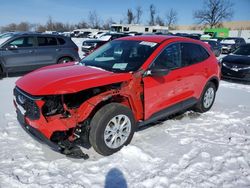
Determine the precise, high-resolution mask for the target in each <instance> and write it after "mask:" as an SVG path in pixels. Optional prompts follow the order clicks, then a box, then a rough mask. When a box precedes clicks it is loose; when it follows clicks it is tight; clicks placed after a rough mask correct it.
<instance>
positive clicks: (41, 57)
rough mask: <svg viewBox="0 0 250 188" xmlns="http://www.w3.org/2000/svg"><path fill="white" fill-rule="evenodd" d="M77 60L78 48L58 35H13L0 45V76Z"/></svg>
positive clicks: (69, 40) (68, 39) (67, 39)
mask: <svg viewBox="0 0 250 188" xmlns="http://www.w3.org/2000/svg"><path fill="white" fill-rule="evenodd" d="M78 60H80V58H79V55H78V47H77V46H76V45H75V43H74V42H72V41H71V39H70V38H68V37H64V36H60V35H52V34H41V33H30V32H29V33H15V34H14V35H11V36H10V37H7V38H5V41H4V42H2V43H1V44H0V72H1V74H3V73H9V72H23V71H31V70H34V69H37V68H40V67H43V66H46V65H52V64H60V63H65V62H69V61H78Z"/></svg>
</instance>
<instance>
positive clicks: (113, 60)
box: [81, 40, 157, 72]
mask: <svg viewBox="0 0 250 188" xmlns="http://www.w3.org/2000/svg"><path fill="white" fill-rule="evenodd" d="M156 46H157V43H154V42H145V41H128V40H117V41H112V42H109V43H107V44H105V45H104V46H102V47H100V48H98V49H97V50H96V51H94V52H93V53H92V54H90V55H88V56H87V57H85V58H84V59H83V60H82V61H81V64H84V65H86V66H94V67H98V68H101V69H104V70H107V71H112V72H130V71H136V70H138V69H139V68H140V67H141V66H142V64H143V63H144V62H145V61H146V59H147V58H148V57H149V56H150V55H151V54H152V52H153V51H154V49H155V48H156Z"/></svg>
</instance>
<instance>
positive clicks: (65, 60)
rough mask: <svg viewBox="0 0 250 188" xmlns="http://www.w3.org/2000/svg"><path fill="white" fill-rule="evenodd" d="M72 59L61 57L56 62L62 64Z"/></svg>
mask: <svg viewBox="0 0 250 188" xmlns="http://www.w3.org/2000/svg"><path fill="white" fill-rule="evenodd" d="M71 61H73V60H72V58H70V57H62V58H60V59H59V60H58V61H57V64H64V63H68V62H71Z"/></svg>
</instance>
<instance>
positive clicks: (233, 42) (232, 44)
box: [220, 37, 246, 54]
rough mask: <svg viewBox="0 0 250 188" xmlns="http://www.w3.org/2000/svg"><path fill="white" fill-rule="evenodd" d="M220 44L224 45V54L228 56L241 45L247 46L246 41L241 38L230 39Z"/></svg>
mask: <svg viewBox="0 0 250 188" xmlns="http://www.w3.org/2000/svg"><path fill="white" fill-rule="evenodd" d="M220 43H221V45H222V53H227V54H228V53H231V52H233V51H234V50H236V49H237V48H238V47H240V46H241V45H244V44H246V41H245V40H244V38H241V37H228V38H225V39H223V40H221V42H220Z"/></svg>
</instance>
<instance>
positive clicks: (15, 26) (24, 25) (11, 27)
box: [1, 22, 32, 32]
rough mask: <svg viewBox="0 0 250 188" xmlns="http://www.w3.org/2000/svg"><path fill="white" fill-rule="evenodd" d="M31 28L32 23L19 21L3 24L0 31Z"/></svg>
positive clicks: (27, 29)
mask: <svg viewBox="0 0 250 188" xmlns="http://www.w3.org/2000/svg"><path fill="white" fill-rule="evenodd" d="M31 28H32V24H30V23H28V22H21V23H19V24H16V23H11V24H9V25H6V26H3V27H2V28H1V32H8V31H30V30H31Z"/></svg>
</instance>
